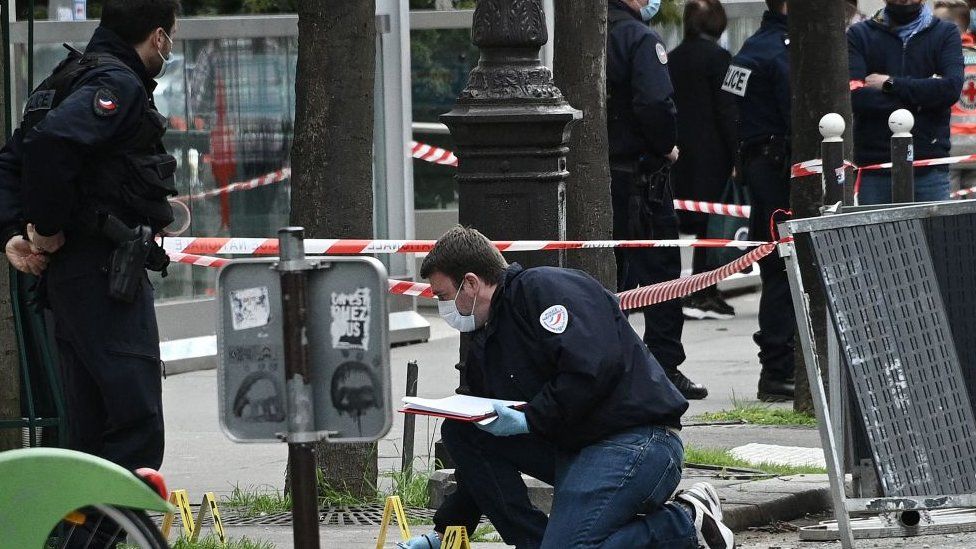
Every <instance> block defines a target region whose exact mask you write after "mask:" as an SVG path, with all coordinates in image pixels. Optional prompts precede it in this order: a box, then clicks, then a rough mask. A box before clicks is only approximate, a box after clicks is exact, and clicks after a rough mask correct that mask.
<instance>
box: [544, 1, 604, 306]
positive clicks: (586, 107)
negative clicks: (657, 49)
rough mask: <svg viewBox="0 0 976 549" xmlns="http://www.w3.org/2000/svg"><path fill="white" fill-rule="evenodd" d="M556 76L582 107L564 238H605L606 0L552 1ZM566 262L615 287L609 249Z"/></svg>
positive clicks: (570, 162)
mask: <svg viewBox="0 0 976 549" xmlns="http://www.w3.org/2000/svg"><path fill="white" fill-rule="evenodd" d="M555 9H556V13H555V16H556V32H555V61H554V65H555V70H554V72H555V80H556V86H558V87H559V89H560V90H562V92H563V95H565V96H566V99H567V101H569V103H570V104H571V105H572V106H574V107H576V108H577V109H580V110H581V111H583V120H582V121H581V122H579V123H577V125H576V126H575V127H574V128H573V135H572V140H571V141H570V145H569V156H568V158H567V169H568V170H569V179H568V180H567V181H566V238H567V239H569V240H609V239H610V237H611V233H612V214H611V206H610V167H609V165H608V162H607V87H606V78H607V75H606V64H607V56H606V49H607V3H606V0H579V1H576V2H557V3H556V8H555ZM566 266H567V267H572V268H574V269H580V270H583V271H586V272H588V273H590V274H591V275H593V277H594V278H596V279H597V280H599V281H600V282H601V283H602V284H603V285H604V286H605V287H606V288H608V289H609V290H611V291H616V289H617V273H616V263H615V262H614V257H613V250H610V249H593V250H578V251H570V252H567V254H566Z"/></svg>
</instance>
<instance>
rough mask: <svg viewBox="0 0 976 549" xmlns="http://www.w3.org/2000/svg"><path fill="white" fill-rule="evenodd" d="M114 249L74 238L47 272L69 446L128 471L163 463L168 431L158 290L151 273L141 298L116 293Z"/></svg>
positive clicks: (144, 282)
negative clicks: (111, 281) (111, 292)
mask: <svg viewBox="0 0 976 549" xmlns="http://www.w3.org/2000/svg"><path fill="white" fill-rule="evenodd" d="M110 251H111V250H110V247H109V245H108V244H107V243H103V242H101V241H99V240H96V239H92V240H86V239H84V238H77V239H71V237H70V236H69V243H68V244H66V245H65V248H64V249H63V250H61V251H59V252H58V253H57V254H55V256H54V257H53V259H52V263H51V265H50V267H49V269H48V272H47V275H46V276H47V296H48V301H49V303H50V306H51V310H52V313H53V316H54V320H55V335H56V338H57V349H58V354H59V355H60V365H61V376H62V380H61V382H62V390H63V394H64V397H65V406H66V414H67V423H68V447H69V448H71V449H73V450H78V451H81V452H86V453H89V454H93V455H96V456H98V457H101V458H104V459H107V460H109V461H112V462H115V463H117V464H119V465H121V466H122V467H125V468H126V469H137V468H140V467H151V468H153V469H158V468H159V467H160V465H161V464H162V461H163V434H164V429H163V407H162V382H161V375H160V374H161V371H160V365H161V363H160V360H159V334H158V330H157V326H156V313H155V309H154V308H153V289H152V286H151V285H150V283H149V279H148V278H144V279H143V280H142V288H141V291H140V292H139V294H138V295H137V298H136V300H135V302H134V303H123V302H120V301H117V300H114V299H112V298H110V297H109V296H108V277H107V275H106V274H104V273H103V272H102V266H103V265H105V261H107V258H108V253H109V252H110Z"/></svg>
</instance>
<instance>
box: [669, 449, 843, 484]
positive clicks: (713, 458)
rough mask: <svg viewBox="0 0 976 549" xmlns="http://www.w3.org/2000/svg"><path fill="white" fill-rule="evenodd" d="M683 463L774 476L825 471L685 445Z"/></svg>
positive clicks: (726, 451)
mask: <svg viewBox="0 0 976 549" xmlns="http://www.w3.org/2000/svg"><path fill="white" fill-rule="evenodd" d="M685 463H697V464H701V465H715V466H718V467H730V468H734V467H739V468H745V469H758V470H760V471H762V472H764V473H769V474H770V475H776V476H786V475H818V474H824V473H826V472H827V470H826V469H824V468H823V467H816V466H811V465H780V464H778V463H765V462H764V463H753V462H751V461H745V460H743V459H738V458H736V457H734V456H732V454H731V453H730V452H729V451H728V450H720V449H715V448H698V447H695V446H690V445H689V446H686V447H685Z"/></svg>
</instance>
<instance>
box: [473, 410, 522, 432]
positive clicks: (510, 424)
mask: <svg viewBox="0 0 976 549" xmlns="http://www.w3.org/2000/svg"><path fill="white" fill-rule="evenodd" d="M491 406H492V407H493V408H494V409H495V413H496V414H497V415H498V417H497V418H495V421H492V422H491V423H489V424H487V425H482V424H480V423H477V424H476V425H477V426H478V427H480V428H482V429H484V430H485V431H488V432H489V433H491V434H493V435H495V436H496V437H510V436H513V435H524V434H526V433H528V432H529V423H528V422H527V421H526V420H525V413H524V412H520V411H518V410H513V409H512V408H509V407H508V406H505V405H504V404H501V403H499V402H493V403H492V404H491Z"/></svg>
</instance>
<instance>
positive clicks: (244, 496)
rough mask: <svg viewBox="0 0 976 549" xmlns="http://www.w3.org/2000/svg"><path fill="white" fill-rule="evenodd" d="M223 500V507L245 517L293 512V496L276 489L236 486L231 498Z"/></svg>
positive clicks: (225, 497) (226, 497)
mask: <svg viewBox="0 0 976 549" xmlns="http://www.w3.org/2000/svg"><path fill="white" fill-rule="evenodd" d="M222 499H223V501H222V502H221V505H226V506H227V507H230V508H233V509H234V510H235V511H237V512H238V513H239V514H240V515H241V516H243V517H255V516H259V515H262V514H268V515H273V514H275V513H285V512H288V511H291V496H289V495H286V494H282V493H281V492H279V491H278V490H274V489H271V490H261V489H260V488H259V487H253V486H248V487H246V488H241V487H240V485H236V486H234V491H233V492H231V494H230V496H229V497H228V496H224V497H223V498H222Z"/></svg>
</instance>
